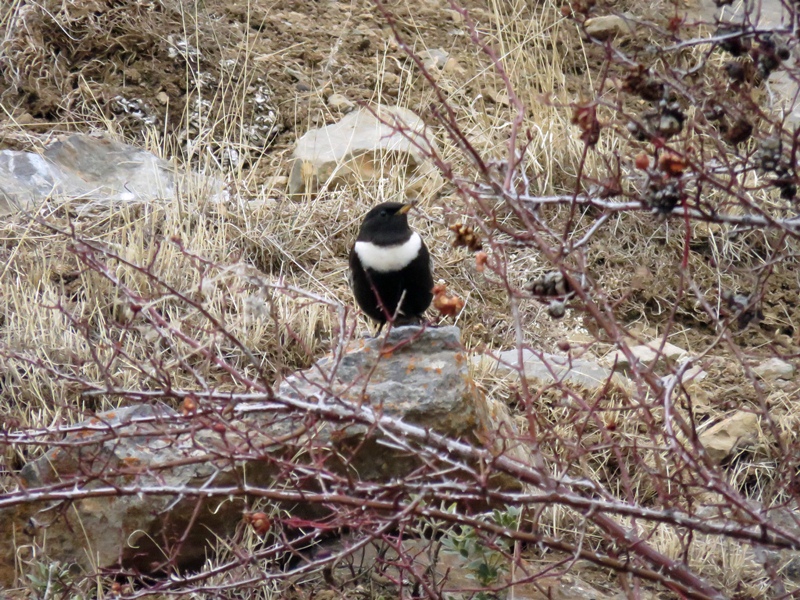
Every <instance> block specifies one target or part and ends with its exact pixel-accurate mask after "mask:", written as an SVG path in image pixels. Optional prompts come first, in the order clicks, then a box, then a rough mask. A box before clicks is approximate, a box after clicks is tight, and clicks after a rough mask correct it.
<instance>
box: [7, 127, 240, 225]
mask: <svg viewBox="0 0 800 600" xmlns="http://www.w3.org/2000/svg"><path fill="white" fill-rule="evenodd" d="M194 177H197V178H198V179H201V180H202V181H198V183H202V184H203V185H204V186H205V189H207V190H209V191H210V192H211V194H212V195H213V196H214V197H216V198H217V199H222V198H223V197H224V195H225V192H224V187H223V183H222V182H220V181H216V180H213V179H211V178H205V177H200V176H198V175H195V176H194ZM175 188H176V177H175V169H174V168H173V167H172V166H171V165H170V164H169V163H168V162H166V161H164V160H162V159H160V158H158V157H156V156H155V155H154V154H152V153H150V152H146V151H144V150H140V149H138V148H134V147H133V146H129V145H127V144H123V143H121V142H117V141H115V140H112V139H108V138H98V137H91V136H88V135H71V136H69V137H67V138H65V139H61V140H57V141H55V142H53V143H52V144H50V145H49V146H48V147H47V148H46V149H45V150H44V153H43V154H42V155H39V154H34V153H31V152H17V151H12V150H3V151H0V215H3V214H11V213H14V212H17V211H19V210H30V209H31V208H33V207H34V206H37V205H39V204H40V203H42V202H45V201H47V200H49V199H53V198H66V199H69V200H71V201H72V203H73V204H74V205H75V207H76V209H79V210H86V211H93V210H98V209H106V210H107V209H108V208H109V207H111V206H114V205H116V204H119V203H131V202H152V201H156V200H159V199H167V198H172V197H173V195H174V194H175Z"/></svg>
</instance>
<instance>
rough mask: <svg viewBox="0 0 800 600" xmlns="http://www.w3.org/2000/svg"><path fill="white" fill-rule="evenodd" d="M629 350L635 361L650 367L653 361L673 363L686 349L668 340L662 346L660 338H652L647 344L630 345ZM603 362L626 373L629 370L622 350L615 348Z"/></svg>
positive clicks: (629, 367) (681, 356)
mask: <svg viewBox="0 0 800 600" xmlns="http://www.w3.org/2000/svg"><path fill="white" fill-rule="evenodd" d="M659 349H660V352H659ZM630 351H631V354H633V356H634V358H635V359H636V361H637V362H638V363H641V364H642V365H644V366H645V367H650V366H651V365H653V363H655V364H656V365H659V364H663V363H664V362H666V363H667V364H674V363H675V362H677V361H678V360H680V359H681V358H683V357H685V356H686V355H687V352H686V350H684V349H683V348H679V347H678V346H675V345H674V344H670V343H669V342H664V344H663V347H662V341H661V340H653V341H652V342H650V343H649V344H644V345H640V346H631V347H630ZM605 362H606V364H607V365H608V366H610V367H613V368H614V370H615V371H621V372H625V373H627V372H630V370H631V363H630V361H629V360H628V357H627V356H625V354H624V353H623V352H622V350H617V351H616V352H614V353H612V354H611V355H610V356H608V357H606V359H605Z"/></svg>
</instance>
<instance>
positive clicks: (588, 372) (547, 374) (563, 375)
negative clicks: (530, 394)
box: [474, 348, 632, 390]
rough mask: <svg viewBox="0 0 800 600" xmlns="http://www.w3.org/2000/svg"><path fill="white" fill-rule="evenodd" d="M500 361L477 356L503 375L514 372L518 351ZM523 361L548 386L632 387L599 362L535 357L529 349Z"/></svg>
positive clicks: (507, 352)
mask: <svg viewBox="0 0 800 600" xmlns="http://www.w3.org/2000/svg"><path fill="white" fill-rule="evenodd" d="M498 359H499V361H495V360H494V359H492V358H490V357H488V356H485V357H475V359H474V360H476V361H486V360H489V361H490V362H491V363H492V366H493V367H494V368H495V369H496V370H497V372H499V373H501V374H502V373H513V372H515V369H514V367H513V365H516V364H517V360H518V354H517V351H516V350H505V351H503V352H501V353H500V354H499V355H498ZM522 362H523V364H524V367H525V376H526V377H528V378H529V379H536V380H538V381H540V382H542V383H544V384H551V383H556V382H564V383H568V384H571V385H578V386H581V387H584V388H586V389H589V390H596V389H599V388H601V387H603V386H604V385H606V383H607V382H608V381H609V379H610V380H611V381H612V382H613V383H615V384H617V385H620V386H622V387H627V386H629V385H632V384H631V383H630V382H629V381H628V380H627V379H625V378H624V377H622V376H621V375H619V374H617V373H613V372H612V371H611V370H610V369H607V368H605V367H601V366H600V365H598V364H597V363H595V362H593V361H591V360H587V359H585V358H575V357H569V356H561V355H557V354H548V353H547V352H543V353H541V356H538V355H537V354H534V353H533V352H531V351H530V350H528V349H527V348H525V349H524V350H523V351H522Z"/></svg>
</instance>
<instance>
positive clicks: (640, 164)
mask: <svg viewBox="0 0 800 600" xmlns="http://www.w3.org/2000/svg"><path fill="white" fill-rule="evenodd" d="M634 164H635V165H636V168H637V169H640V170H642V171H646V170H647V169H649V168H650V158H649V157H648V156H647V154H645V153H644V152H639V154H637V155H636V159H635V161H634Z"/></svg>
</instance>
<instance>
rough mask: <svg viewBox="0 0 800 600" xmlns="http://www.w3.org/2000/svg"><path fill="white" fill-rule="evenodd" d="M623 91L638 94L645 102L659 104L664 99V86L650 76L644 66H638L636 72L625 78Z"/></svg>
mask: <svg viewBox="0 0 800 600" xmlns="http://www.w3.org/2000/svg"><path fill="white" fill-rule="evenodd" d="M622 89H623V90H625V91H626V92H630V93H632V94H636V95H637V96H639V97H640V98H642V99H643V100H649V101H650V102H657V101H659V100H661V99H662V98H663V97H664V89H665V88H664V84H663V83H662V82H660V81H658V80H657V79H655V78H653V77H651V76H650V74H649V72H648V71H647V69H646V68H645V66H644V65H637V66H636V67H635V70H634V71H632V72H631V73H629V74H628V75H626V76H625V79H624V81H623V83H622Z"/></svg>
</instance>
